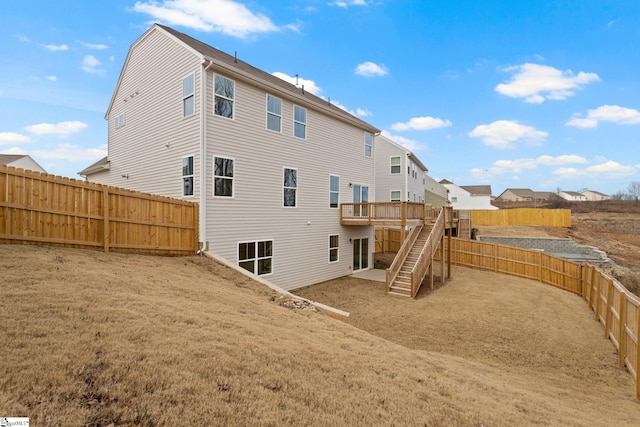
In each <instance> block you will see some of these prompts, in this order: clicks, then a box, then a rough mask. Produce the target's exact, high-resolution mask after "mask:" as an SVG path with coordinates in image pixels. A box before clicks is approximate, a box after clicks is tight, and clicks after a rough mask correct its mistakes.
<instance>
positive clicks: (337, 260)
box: [327, 234, 340, 264]
mask: <svg viewBox="0 0 640 427" xmlns="http://www.w3.org/2000/svg"><path fill="white" fill-rule="evenodd" d="M333 236H337V237H338V246H336V247H331V238H332V237H333ZM328 246H329V252H328V253H327V255H328V257H327V259H328V261H329V264H335V263H337V262H340V235H339V234H329V238H328ZM333 249H335V250H336V252H337V255H338V256H337V257H336V259H335V260H334V261H331V250H333Z"/></svg>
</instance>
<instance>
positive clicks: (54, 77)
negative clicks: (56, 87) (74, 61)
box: [45, 76, 58, 82]
mask: <svg viewBox="0 0 640 427" xmlns="http://www.w3.org/2000/svg"><path fill="white" fill-rule="evenodd" d="M45 78H46V79H47V80H49V81H52V82H55V81H56V80H58V78H57V77H56V76H47V77H45Z"/></svg>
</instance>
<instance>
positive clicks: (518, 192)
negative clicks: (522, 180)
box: [502, 188, 536, 198]
mask: <svg viewBox="0 0 640 427" xmlns="http://www.w3.org/2000/svg"><path fill="white" fill-rule="evenodd" d="M507 191H509V192H511V193H512V194H514V195H515V196H518V197H524V198H526V197H531V198H535V197H536V192H535V191H533V190H531V189H530V188H507V189H506V190H504V191H503V192H502V194H504V193H506V192H507Z"/></svg>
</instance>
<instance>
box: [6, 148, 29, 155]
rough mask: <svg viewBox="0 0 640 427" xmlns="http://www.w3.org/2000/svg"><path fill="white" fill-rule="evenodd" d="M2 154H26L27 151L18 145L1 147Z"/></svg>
mask: <svg viewBox="0 0 640 427" xmlns="http://www.w3.org/2000/svg"><path fill="white" fill-rule="evenodd" d="M2 154H27V152H26V151H24V150H23V149H22V148H19V147H11V148H3V149H2Z"/></svg>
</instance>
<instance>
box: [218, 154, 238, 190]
mask: <svg viewBox="0 0 640 427" xmlns="http://www.w3.org/2000/svg"><path fill="white" fill-rule="evenodd" d="M233 163H234V162H233V159H227V158H224V157H214V158H213V195H214V196H216V197H233V178H234V173H233Z"/></svg>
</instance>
